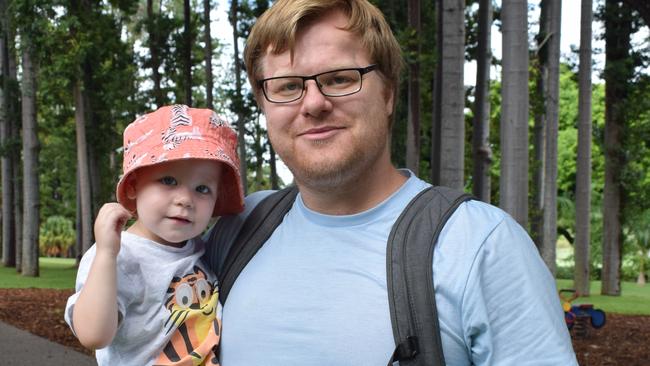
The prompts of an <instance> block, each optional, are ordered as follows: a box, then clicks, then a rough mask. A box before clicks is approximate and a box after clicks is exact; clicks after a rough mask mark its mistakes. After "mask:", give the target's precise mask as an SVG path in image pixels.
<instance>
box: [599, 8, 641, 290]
mask: <svg viewBox="0 0 650 366" xmlns="http://www.w3.org/2000/svg"><path fill="white" fill-rule="evenodd" d="M631 12H632V10H631V9H629V8H627V7H626V6H621V5H620V4H619V2H618V1H613V0H606V2H605V52H606V57H605V72H604V74H605V147H604V150H605V187H604V190H603V221H604V223H603V269H602V286H601V293H602V294H603V295H614V296H618V295H620V294H621V286H620V282H621V278H620V272H621V250H622V245H621V242H622V240H621V239H622V228H621V212H622V211H623V200H622V197H623V188H622V186H621V178H622V176H621V172H622V169H623V166H624V164H625V158H624V156H623V153H622V139H623V136H622V135H623V130H624V125H625V100H626V98H627V85H628V81H629V80H630V79H631V77H632V74H633V65H632V64H631V62H629V51H630V34H631V32H632V21H631V19H632V15H631Z"/></svg>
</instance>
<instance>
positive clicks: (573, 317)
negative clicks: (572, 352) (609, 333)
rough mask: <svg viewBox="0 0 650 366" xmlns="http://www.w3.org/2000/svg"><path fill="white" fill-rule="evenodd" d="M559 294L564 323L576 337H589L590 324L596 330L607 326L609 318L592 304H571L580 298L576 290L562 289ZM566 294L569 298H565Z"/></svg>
mask: <svg viewBox="0 0 650 366" xmlns="http://www.w3.org/2000/svg"><path fill="white" fill-rule="evenodd" d="M559 292H560V299H562V308H563V309H564V321H565V322H566V325H567V327H568V328H569V331H573V332H574V334H575V335H576V337H580V338H584V337H586V336H587V334H588V326H587V325H588V324H591V326H592V327H593V328H594V329H599V328H602V327H603V326H604V325H605V322H606V320H607V317H606V316H605V312H604V311H602V310H600V309H595V308H594V306H593V305H592V304H576V305H572V304H571V303H572V302H573V300H575V299H577V298H578V297H580V294H578V293H577V292H576V290H574V289H561V290H560V291H559ZM565 294H569V296H565Z"/></svg>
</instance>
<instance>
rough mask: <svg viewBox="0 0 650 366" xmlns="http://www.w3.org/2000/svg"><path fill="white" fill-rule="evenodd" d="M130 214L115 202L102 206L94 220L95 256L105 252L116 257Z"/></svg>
mask: <svg viewBox="0 0 650 366" xmlns="http://www.w3.org/2000/svg"><path fill="white" fill-rule="evenodd" d="M131 216H132V215H131V213H130V212H129V211H128V210H127V209H126V208H124V207H123V206H122V205H120V204H119V203H117V202H110V203H106V204H104V206H102V208H101V209H100V210H99V213H98V214H97V219H95V240H96V242H97V243H96V246H97V254H99V253H100V252H105V253H107V254H110V255H112V256H115V257H117V253H119V252H120V241H121V240H122V230H123V229H124V225H125V224H126V221H127V220H128V219H130V218H131Z"/></svg>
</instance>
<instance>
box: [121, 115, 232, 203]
mask: <svg viewBox="0 0 650 366" xmlns="http://www.w3.org/2000/svg"><path fill="white" fill-rule="evenodd" d="M123 152H124V163H123V174H122V177H121V178H120V181H119V182H118V183H117V192H116V195H117V201H118V202H119V203H120V204H122V206H124V207H126V209H128V210H129V211H135V207H136V206H135V202H134V201H133V200H131V199H129V198H128V197H127V194H126V185H125V182H126V180H127V178H128V177H129V175H130V174H131V173H133V172H134V171H135V170H137V169H140V168H142V167H145V166H150V165H155V164H159V163H163V162H166V161H173V160H183V159H208V160H216V161H219V162H221V163H222V164H223V166H224V168H225V169H223V170H222V174H221V181H220V182H219V189H218V190H219V192H218V194H217V202H216V204H215V207H214V212H213V216H218V215H226V214H233V213H238V212H241V211H242V209H243V205H244V196H243V190H242V185H241V180H240V175H239V157H238V156H237V134H236V133H235V131H233V129H232V128H230V126H229V124H228V122H227V121H226V120H225V119H223V118H222V117H221V116H219V115H217V114H216V113H215V112H213V111H212V110H210V109H199V108H189V107H188V106H186V105H180V104H179V105H172V106H165V107H161V108H159V109H158V110H156V111H155V112H152V113H148V114H145V115H143V116H141V117H138V118H137V119H136V120H135V121H133V122H132V123H131V124H129V125H128V126H127V127H126V128H125V129H124V151H123Z"/></svg>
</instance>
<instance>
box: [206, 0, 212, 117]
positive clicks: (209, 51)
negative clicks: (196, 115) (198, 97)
mask: <svg viewBox="0 0 650 366" xmlns="http://www.w3.org/2000/svg"><path fill="white" fill-rule="evenodd" d="M210 8H211V6H210V0H203V28H204V30H203V32H204V39H205V105H206V107H208V108H210V109H214V105H213V101H212V89H213V88H214V85H213V81H212V79H213V78H212V35H210V30H211V27H210Z"/></svg>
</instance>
